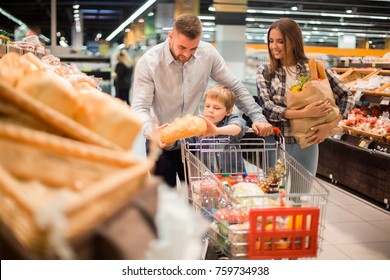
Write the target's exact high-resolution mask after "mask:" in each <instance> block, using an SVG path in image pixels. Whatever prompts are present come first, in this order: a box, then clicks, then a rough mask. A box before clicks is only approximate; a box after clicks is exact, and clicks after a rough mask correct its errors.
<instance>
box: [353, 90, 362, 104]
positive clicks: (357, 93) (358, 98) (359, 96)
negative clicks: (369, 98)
mask: <svg viewBox="0 0 390 280" xmlns="http://www.w3.org/2000/svg"><path fill="white" fill-rule="evenodd" d="M362 95H363V94H362V91H361V90H358V91H357V92H356V93H355V96H354V99H355V102H358V101H360V98H361V97H362Z"/></svg>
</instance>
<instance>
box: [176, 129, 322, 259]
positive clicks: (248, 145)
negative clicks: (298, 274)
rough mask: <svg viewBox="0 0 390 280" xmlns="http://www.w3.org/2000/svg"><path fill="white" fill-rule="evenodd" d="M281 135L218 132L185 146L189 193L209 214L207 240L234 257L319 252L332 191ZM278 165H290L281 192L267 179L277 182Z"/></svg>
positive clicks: (197, 207)
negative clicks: (238, 137) (233, 139)
mask: <svg viewBox="0 0 390 280" xmlns="http://www.w3.org/2000/svg"><path fill="white" fill-rule="evenodd" d="M276 140H277V141H270V142H268V141H266V140H265V139H264V138H244V139H242V141H241V143H240V144H237V143H235V144H232V143H229V139H228V138H227V139H220V138H215V139H202V140H200V141H199V142H196V143H183V145H182V157H183V163H184V164H185V170H186V172H185V181H186V184H187V186H188V188H189V199H190V201H191V202H192V204H193V206H194V208H195V210H196V211H199V212H201V213H202V214H203V215H205V216H206V217H207V218H208V219H209V220H210V227H209V231H208V236H207V238H208V242H209V243H210V245H211V246H212V247H214V248H217V249H218V250H220V251H221V252H222V253H224V254H225V255H226V256H227V257H228V258H231V259H289V258H293V259H298V258H314V257H317V255H318V253H319V252H320V249H321V244H322V234H323V230H324V225H323V221H324V216H325V210H326V203H327V197H328V191H327V189H326V188H325V187H324V186H323V185H322V184H321V183H320V182H319V181H318V179H317V178H315V177H314V176H313V175H312V174H311V173H310V172H309V171H307V170H306V169H305V168H304V167H303V166H302V165H301V164H300V163H298V162H297V161H296V160H295V159H294V158H292V157H291V156H290V155H289V154H288V153H286V151H285V149H284V139H283V137H282V136H278V137H276ZM278 165H282V166H283V168H282V169H283V171H284V172H283V173H284V174H283V175H281V174H279V175H281V176H279V177H280V178H279V179H280V180H279V183H278V188H279V191H277V192H275V193H269V192H270V190H271V189H270V188H268V187H269V186H268V187H265V186H264V185H267V184H268V185H271V184H270V183H271V182H270V181H269V177H270V174H273V172H274V171H275V169H276V167H277V166H278ZM279 167H280V166H279ZM223 172H225V173H223ZM226 174H229V177H228V178H229V179H230V180H231V181H233V182H232V184H233V185H232V186H229V182H227V181H228V180H227V176H226ZM242 175H244V176H243V177H245V179H244V180H245V181H246V182H243V183H242V182H241V178H242V177H241V176H242ZM283 186H284V188H285V190H280V189H281V188H282V187H283ZM250 190H252V191H250ZM259 190H260V191H259Z"/></svg>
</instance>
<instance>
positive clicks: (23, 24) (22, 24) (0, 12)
mask: <svg viewBox="0 0 390 280" xmlns="http://www.w3.org/2000/svg"><path fill="white" fill-rule="evenodd" d="M0 14H3V15H4V16H5V17H7V18H9V19H10V20H12V21H13V22H15V23H17V24H19V25H20V26H27V24H25V23H24V22H23V21H21V20H20V19H17V18H16V17H14V16H13V15H11V14H10V13H7V12H6V11H4V10H3V9H2V8H0Z"/></svg>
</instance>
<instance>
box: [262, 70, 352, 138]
mask: <svg viewBox="0 0 390 280" xmlns="http://www.w3.org/2000/svg"><path fill="white" fill-rule="evenodd" d="M297 67H298V69H299V73H300V75H306V74H308V73H309V66H308V64H303V63H298V64H297ZM268 69H269V68H268V65H263V66H259V67H258V69H257V71H256V86H257V94H258V96H259V104H260V106H261V107H262V108H263V114H264V115H265V116H266V118H267V120H268V121H269V122H270V123H271V124H272V125H273V126H277V127H279V128H280V129H281V131H282V133H283V136H284V138H285V141H286V143H289V144H292V143H296V141H295V139H294V137H293V136H292V133H291V126H290V122H289V120H288V119H286V118H285V117H284V114H285V113H286V111H287V106H286V101H285V95H286V71H285V70H284V69H283V68H282V67H279V68H277V69H276V71H275V73H274V75H273V77H272V79H271V81H270V80H269V79H268V77H269V70H268ZM326 74H327V76H328V80H329V84H330V87H331V88H332V91H333V95H334V98H335V101H336V104H337V106H338V107H339V109H340V114H342V115H343V116H344V117H347V116H348V112H349V111H350V110H351V109H352V108H353V106H354V104H355V103H354V99H353V95H352V93H351V92H350V91H349V90H348V89H347V88H346V87H345V85H344V84H343V83H341V82H340V80H339V79H338V78H337V77H336V76H335V75H334V74H332V73H331V72H330V71H328V70H326Z"/></svg>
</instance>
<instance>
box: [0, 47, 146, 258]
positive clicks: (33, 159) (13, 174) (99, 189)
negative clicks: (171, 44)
mask: <svg viewBox="0 0 390 280" xmlns="http://www.w3.org/2000/svg"><path fill="white" fill-rule="evenodd" d="M51 66H53V65H50V64H48V63H47V61H46V62H45V60H40V59H39V58H37V57H35V56H34V55H33V54H32V53H27V54H25V55H23V56H20V55H17V54H14V53H8V54H6V55H5V56H3V57H2V58H1V59H0V224H2V225H5V227H6V228H7V229H8V230H9V232H11V233H12V235H13V236H14V238H15V240H16V241H17V242H18V243H20V244H21V245H22V246H23V247H24V248H25V249H26V250H29V251H31V252H34V253H35V254H37V257H43V256H45V257H47V256H55V257H60V258H71V257H72V250H71V249H70V246H69V242H70V241H71V240H73V239H75V238H78V237H80V236H81V235H83V234H86V233H88V232H89V231H91V230H92V229H93V228H94V227H95V226H96V225H98V224H99V223H102V222H103V221H104V220H105V219H107V218H108V217H110V216H111V215H112V214H113V213H114V212H116V211H117V210H118V209H119V208H120V207H122V206H123V205H124V204H125V203H126V202H127V201H128V200H129V197H131V196H132V195H133V194H135V193H136V192H137V191H138V190H139V189H140V188H141V187H142V186H143V185H144V181H145V180H146V178H147V174H148V172H149V170H150V169H151V168H152V166H153V161H154V159H153V158H148V159H139V158H137V157H136V156H134V155H133V154H132V152H131V148H132V145H133V142H134V140H135V138H136V137H137V135H138V133H139V132H140V129H141V123H140V121H139V120H138V119H137V117H136V115H135V114H134V113H133V112H132V111H131V108H130V107H129V106H127V105H126V104H125V103H124V102H122V101H120V100H118V99H115V98H114V97H112V96H110V95H109V94H107V93H104V92H101V91H100V90H98V89H97V86H96V84H94V83H93V81H92V80H91V79H88V77H86V76H82V75H81V72H80V75H79V77H77V76H75V75H68V76H65V75H60V74H61V73H64V71H61V68H60V67H61V66H60V65H57V66H56V67H51ZM69 77H71V80H69V79H67V78H69ZM0 233H1V232H0Z"/></svg>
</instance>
